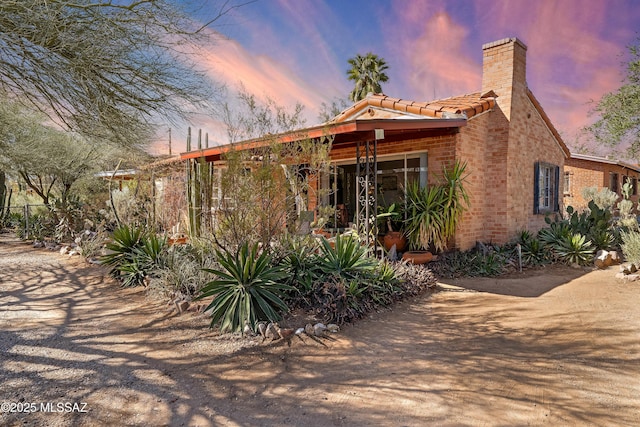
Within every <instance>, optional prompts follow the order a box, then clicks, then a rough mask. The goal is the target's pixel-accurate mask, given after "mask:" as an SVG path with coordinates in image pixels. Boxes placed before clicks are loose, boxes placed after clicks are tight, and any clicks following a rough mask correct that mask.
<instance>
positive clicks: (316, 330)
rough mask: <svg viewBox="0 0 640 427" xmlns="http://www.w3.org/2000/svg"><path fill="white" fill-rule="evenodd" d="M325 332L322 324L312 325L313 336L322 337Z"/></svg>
mask: <svg viewBox="0 0 640 427" xmlns="http://www.w3.org/2000/svg"><path fill="white" fill-rule="evenodd" d="M326 330H327V326H326V325H325V324H324V323H316V324H315V325H313V335H315V336H317V337H320V336H322V335H324V331H326Z"/></svg>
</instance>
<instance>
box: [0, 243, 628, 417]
mask: <svg viewBox="0 0 640 427" xmlns="http://www.w3.org/2000/svg"><path fill="white" fill-rule="evenodd" d="M615 272H616V271H615V269H613V268H612V269H609V270H604V271H588V270H582V269H579V270H576V269H557V268H552V269H547V270H539V271H536V272H530V273H525V274H522V275H514V276H512V277H507V278H500V279H474V280H458V281H455V282H450V283H447V284H443V285H442V286H443V288H444V291H442V292H438V293H436V294H434V295H432V296H424V297H420V298H416V299H414V300H411V301H407V302H404V303H402V304H399V305H397V306H396V307H395V308H394V310H392V311H386V312H383V313H378V314H376V315H374V316H371V317H370V318H368V319H365V320H364V321H361V322H359V323H358V324H356V325H355V326H351V327H347V328H345V329H344V330H343V331H341V332H340V333H339V334H337V335H332V336H329V337H327V338H323V339H315V340H312V339H310V338H306V339H304V340H301V339H294V340H293V341H292V342H291V345H287V343H285V342H275V343H267V344H264V343H263V344H260V343H258V342H257V341H256V340H243V339H240V337H237V336H232V335H223V336H220V335H218V334H216V333H215V332H214V331H211V330H209V329H208V328H207V327H206V326H207V324H208V321H207V319H206V318H205V317H203V316H202V315H197V314H193V313H185V314H183V315H180V316H178V315H176V314H175V313H170V312H168V311H167V306H166V304H164V303H163V302H161V301H155V300H152V299H150V298H148V297H147V296H146V294H145V292H144V290H142V289H121V288H119V287H118V285H117V284H115V283H113V282H112V281H111V280H110V279H109V278H108V277H106V275H105V271H104V270H103V269H101V268H99V267H96V266H93V265H89V264H86V263H84V262H83V261H82V260H80V259H78V258H69V257H68V256H62V255H59V254H57V253H54V252H50V251H47V250H44V249H33V248H31V247H30V246H28V245H26V244H24V243H21V242H19V241H17V240H15V239H14V238H12V237H10V236H8V235H0V307H1V309H0V355H1V358H0V403H2V404H3V405H2V410H3V413H1V414H0V425H3V426H5V425H8V426H44V425H46V426H94V425H97V426H102V425H113V426H126V425H139V426H162V425H167V426H180V425H185V426H218V425H221V426H280V425H282V426H285V425H286V426H331V425H345V426H347V425H348V426H354V425H356V426H358V425H362V426H402V425H406V426H422V425H438V426H479V425H486V426H507V425H508V426H513V425H542V424H548V425H563V426H574V425H594V426H611V425H614V426H615V425H618V426H635V425H640V409H639V408H640V358H639V354H640V310H638V305H639V303H640V285H637V284H634V283H622V282H617V281H615V280H614V275H615ZM7 404H8V405H9V406H6V405H7Z"/></svg>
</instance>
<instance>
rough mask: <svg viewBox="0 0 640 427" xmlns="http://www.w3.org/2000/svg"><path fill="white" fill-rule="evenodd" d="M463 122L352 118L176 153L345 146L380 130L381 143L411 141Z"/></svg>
mask: <svg viewBox="0 0 640 427" xmlns="http://www.w3.org/2000/svg"><path fill="white" fill-rule="evenodd" d="M466 123H467V119H466V117H464V116H463V115H453V116H451V117H449V118H444V117H440V118H432V117H424V118H421V117H416V118H414V117H410V118H407V117H398V118H384V119H357V118H356V119H352V120H346V121H341V122H337V121H335V120H334V121H331V122H328V123H325V124H322V125H318V126H314V127H310V128H306V129H299V130H295V131H291V132H286V133H282V134H278V135H269V136H266V137H263V138H256V139H251V140H247V141H242V142H238V143H235V144H226V145H218V146H215V147H209V148H203V149H198V150H192V151H188V152H184V153H180V158H181V159H182V160H186V159H197V158H201V157H204V158H205V159H207V160H209V161H211V160H218V159H219V158H220V155H222V154H224V153H226V152H229V151H231V150H250V149H253V148H260V147H264V146H267V145H269V144H271V143H274V142H276V143H282V144H285V143H288V142H294V141H300V140H305V139H320V138H322V137H327V136H332V137H334V140H333V144H334V145H335V144H340V145H342V144H349V143H356V142H358V141H367V140H369V141H372V140H374V139H375V131H376V130H377V129H381V130H383V131H384V140H385V141H389V140H398V139H412V138H418V137H424V136H432V135H442V134H447V133H455V132H457V131H458V129H459V128H460V127H462V126H465V125H466Z"/></svg>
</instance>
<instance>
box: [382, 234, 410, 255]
mask: <svg viewBox="0 0 640 427" xmlns="http://www.w3.org/2000/svg"><path fill="white" fill-rule="evenodd" d="M383 242H384V248H385V249H386V250H387V251H390V250H391V248H392V247H393V245H396V251H397V252H402V251H403V250H404V248H406V247H407V238H406V237H405V236H404V235H403V234H402V233H401V232H399V231H389V232H387V234H385V235H384V239H383Z"/></svg>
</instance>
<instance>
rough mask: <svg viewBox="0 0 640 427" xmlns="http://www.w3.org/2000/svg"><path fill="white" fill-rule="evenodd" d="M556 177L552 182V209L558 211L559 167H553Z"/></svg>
mask: <svg viewBox="0 0 640 427" xmlns="http://www.w3.org/2000/svg"><path fill="white" fill-rule="evenodd" d="M555 175H556V179H555V182H554V183H553V211H554V212H560V167H559V166H556V167H555Z"/></svg>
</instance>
